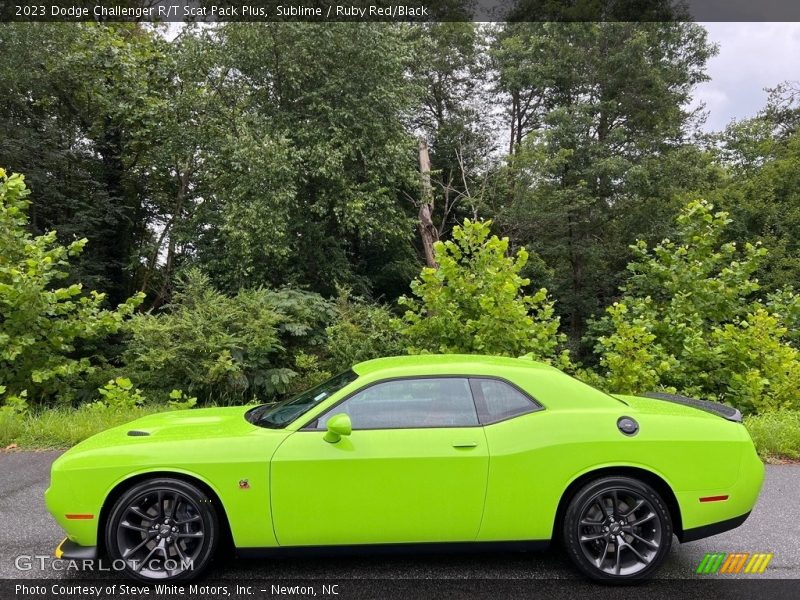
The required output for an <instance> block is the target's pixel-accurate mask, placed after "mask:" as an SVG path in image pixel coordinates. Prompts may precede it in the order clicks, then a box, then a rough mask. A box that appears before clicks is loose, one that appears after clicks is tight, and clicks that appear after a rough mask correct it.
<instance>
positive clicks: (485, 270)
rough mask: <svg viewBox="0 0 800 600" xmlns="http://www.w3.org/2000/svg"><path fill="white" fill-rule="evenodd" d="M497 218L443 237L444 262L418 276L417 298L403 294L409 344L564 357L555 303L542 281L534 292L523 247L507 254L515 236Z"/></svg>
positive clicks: (415, 349) (418, 348) (440, 258)
mask: <svg viewBox="0 0 800 600" xmlns="http://www.w3.org/2000/svg"><path fill="white" fill-rule="evenodd" d="M490 225H491V222H487V221H470V220H469V219H466V220H465V221H464V224H463V225H461V226H456V227H454V228H453V239H452V240H450V241H447V242H437V244H436V246H435V248H434V251H435V255H436V260H437V262H438V264H439V268H438V269H433V268H430V267H425V268H423V269H422V272H421V273H420V275H419V277H418V278H417V279H415V280H414V281H413V282H412V283H411V291H412V293H413V295H414V296H415V297H403V298H401V299H400V304H401V306H404V307H406V312H405V314H404V315H403V317H402V319H401V320H400V321H399V323H398V326H399V327H400V333H401V334H402V336H403V338H404V340H405V342H406V344H407V345H408V351H409V352H410V353H412V354H417V353H424V352H441V353H465V354H499V355H503V356H520V355H522V354H525V353H532V354H533V356H534V357H536V358H539V359H543V360H556V359H558V360H561V361H565V360H566V358H567V356H566V354H561V355H559V353H558V350H559V346H560V345H561V344H562V343H563V341H564V340H563V338H562V336H560V335H559V333H558V318H557V317H555V316H554V314H553V313H554V311H553V303H552V302H551V301H550V300H549V299H548V297H547V290H546V289H544V288H542V289H539V290H537V291H536V292H534V293H533V294H532V295H529V294H527V293H526V292H525V288H526V287H527V286H528V285H529V284H530V281H529V280H528V279H525V278H524V277H522V276H521V275H520V271H521V270H522V269H523V267H524V266H525V263H526V262H527V261H528V253H527V251H526V250H525V249H524V248H521V249H520V250H519V251H518V252H517V253H516V255H515V256H509V255H508V238H503V239H500V238H498V237H497V236H496V235H491V234H490Z"/></svg>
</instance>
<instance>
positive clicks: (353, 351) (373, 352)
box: [325, 288, 405, 373]
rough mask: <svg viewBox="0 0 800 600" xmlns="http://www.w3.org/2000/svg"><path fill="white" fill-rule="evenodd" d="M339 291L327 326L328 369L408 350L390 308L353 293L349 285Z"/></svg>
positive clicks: (336, 368)
mask: <svg viewBox="0 0 800 600" xmlns="http://www.w3.org/2000/svg"><path fill="white" fill-rule="evenodd" d="M338 292H339V294H338V297H337V300H336V305H335V317H334V320H333V323H332V324H331V325H329V326H328V327H327V329H326V330H325V331H326V333H327V336H328V339H327V343H326V346H325V350H326V357H327V360H326V365H327V366H328V370H329V371H331V372H337V373H338V372H340V371H343V370H344V369H347V368H349V367H350V366H352V365H354V364H356V363H359V362H362V361H365V360H370V359H372V358H380V357H382V356H396V355H398V354H404V353H405V351H404V347H403V342H402V340H401V338H400V334H399V332H398V331H397V329H396V328H395V327H393V321H394V316H393V315H392V313H391V311H390V310H389V309H388V308H386V307H384V306H381V305H379V304H374V303H371V302H368V301H367V300H365V299H363V298H357V297H352V296H351V295H350V291H349V290H348V289H346V288H339V290H338Z"/></svg>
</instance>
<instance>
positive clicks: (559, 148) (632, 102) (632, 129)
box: [491, 22, 716, 344]
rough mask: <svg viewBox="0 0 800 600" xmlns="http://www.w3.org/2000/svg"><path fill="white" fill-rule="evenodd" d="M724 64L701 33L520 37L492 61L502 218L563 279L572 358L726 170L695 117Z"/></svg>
mask: <svg viewBox="0 0 800 600" xmlns="http://www.w3.org/2000/svg"><path fill="white" fill-rule="evenodd" d="M714 52H715V48H714V47H713V46H712V45H710V44H709V43H708V41H707V38H706V32H705V30H704V29H703V28H702V27H700V26H699V25H696V24H694V23H676V22H657V23H656V22H654V23H626V22H603V23H512V24H508V25H506V26H503V27H502V28H500V29H499V31H498V35H497V39H496V42H495V44H494V47H493V56H494V59H495V63H496V65H497V72H498V79H497V85H498V90H499V91H500V92H501V93H502V94H503V97H504V98H506V105H507V106H508V110H507V112H508V118H509V121H510V123H511V126H510V138H511V151H512V156H511V158H510V160H509V162H508V166H507V169H506V173H505V175H504V176H503V177H502V178H501V179H502V180H505V181H506V182H507V183H506V184H505V187H506V190H505V193H501V194H498V195H497V196H496V199H495V200H494V201H493V205H492V206H491V210H492V211H493V214H494V215H495V221H496V222H497V225H498V227H499V229H500V231H501V232H503V233H505V234H507V235H509V237H511V239H512V240H513V242H514V243H515V244H519V245H525V246H526V247H528V248H530V249H531V250H532V251H534V252H535V253H536V254H538V255H540V256H541V257H542V259H543V260H544V261H545V263H546V264H547V266H548V267H549V268H550V269H552V271H553V277H552V280H551V281H550V282H549V289H550V290H551V292H552V293H553V294H554V296H555V297H557V298H559V299H560V302H559V305H558V310H559V311H560V312H561V313H562V314H563V316H564V317H565V318H564V321H565V325H566V327H567V331H568V333H569V336H570V339H571V341H572V343H573V344H576V343H577V342H578V341H579V340H580V339H581V338H582V337H583V334H584V330H585V321H586V319H587V318H588V317H589V316H590V315H592V314H594V313H595V312H596V311H598V310H599V309H600V307H602V306H603V305H604V304H606V302H607V299H608V298H610V297H612V296H613V292H614V289H615V287H616V285H617V284H618V283H619V280H618V277H619V274H620V273H622V272H623V271H624V265H625V263H626V262H627V260H628V258H629V256H630V255H629V252H628V245H629V244H630V243H631V241H632V240H635V239H637V238H645V239H651V236H652V235H653V234H654V230H655V231H657V228H658V227H659V225H660V224H661V223H664V222H669V220H670V219H671V218H672V216H673V215H674V214H675V213H676V212H677V210H678V204H677V203H676V202H675V197H676V195H679V194H681V193H682V192H686V191H695V190H703V189H704V186H705V185H706V184H707V183H706V182H707V180H708V179H709V178H712V179H713V177H714V176H715V174H716V173H715V170H714V168H713V166H712V165H710V164H709V163H710V161H709V160H708V159H704V157H703V156H702V153H701V152H699V151H697V150H696V149H694V148H692V147H691V146H689V144H688V142H687V137H688V134H689V133H690V131H691V125H692V123H693V122H694V119H693V117H694V116H695V115H694V114H693V113H692V112H691V111H689V110H687V109H686V106H687V105H688V101H689V99H690V94H691V91H692V89H693V87H694V86H695V85H696V84H697V83H699V82H701V81H704V80H705V79H706V76H705V73H704V69H705V63H706V61H707V60H708V58H709V57H710V56H712V55H713V54H714Z"/></svg>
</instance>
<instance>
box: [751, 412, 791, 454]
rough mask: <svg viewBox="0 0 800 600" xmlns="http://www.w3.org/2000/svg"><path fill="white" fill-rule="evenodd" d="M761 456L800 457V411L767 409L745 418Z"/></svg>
mask: <svg viewBox="0 0 800 600" xmlns="http://www.w3.org/2000/svg"><path fill="white" fill-rule="evenodd" d="M744 424H745V426H746V427H747V431H749V432H750V437H752V438H753V443H754V444H755V445H756V450H758V454H759V456H761V458H769V457H788V458H793V459H797V458H800V411H796V410H780V411H767V412H764V413H763V414H760V415H752V416H749V417H747V418H746V419H745V421H744Z"/></svg>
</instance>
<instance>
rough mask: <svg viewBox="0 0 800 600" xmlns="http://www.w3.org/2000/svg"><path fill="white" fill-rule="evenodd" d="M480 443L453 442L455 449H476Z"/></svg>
mask: <svg viewBox="0 0 800 600" xmlns="http://www.w3.org/2000/svg"><path fill="white" fill-rule="evenodd" d="M477 445H478V442H453V448H474V447H475V446H477Z"/></svg>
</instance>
